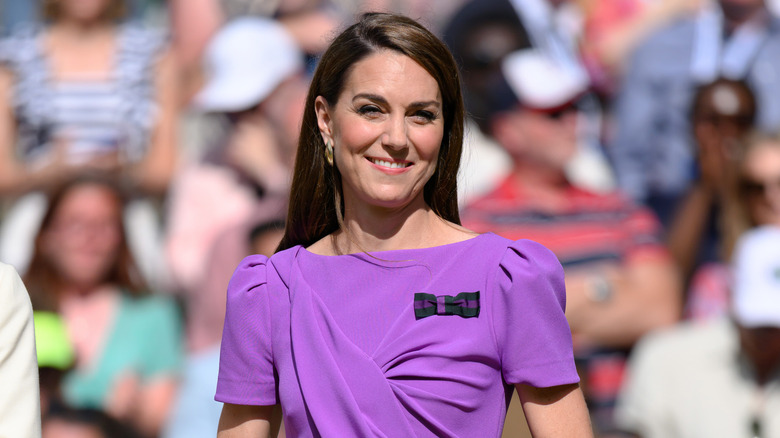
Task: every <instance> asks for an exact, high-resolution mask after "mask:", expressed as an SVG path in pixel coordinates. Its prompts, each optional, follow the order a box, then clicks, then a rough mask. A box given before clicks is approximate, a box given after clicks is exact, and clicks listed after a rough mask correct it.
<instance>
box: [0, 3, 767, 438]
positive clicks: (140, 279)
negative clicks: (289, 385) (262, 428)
mask: <svg viewBox="0 0 780 438" xmlns="http://www.w3.org/2000/svg"><path fill="white" fill-rule="evenodd" d="M367 11H391V12H397V13H402V14H405V15H408V16H410V17H412V18H415V19H417V20H419V21H421V22H422V23H423V24H424V25H426V26H427V27H429V28H430V29H431V30H433V31H434V32H435V33H436V34H438V35H439V36H441V38H442V39H443V40H444V41H445V42H446V43H447V45H448V46H449V47H450V49H451V51H452V53H453V55H454V57H455V59H456V61H457V62H458V64H459V65H460V66H461V71H460V74H461V79H462V82H463V92H464V96H465V100H466V106H467V111H468V117H469V120H468V123H467V133H466V134H467V135H466V138H467V144H466V145H465V149H464V158H463V162H462V166H461V174H460V181H459V198H460V205H461V218H462V221H463V225H464V226H466V227H467V228H470V229H473V230H475V231H478V232H494V233H497V234H499V235H502V236H505V237H508V238H511V239H522V238H528V239H532V240H536V241H538V242H540V243H542V244H543V245H545V246H547V247H548V248H550V249H551V250H552V251H553V252H554V253H555V254H556V255H557V256H558V258H559V260H560V261H561V263H562V265H563V267H564V270H565V272H566V286H567V310H566V314H567V318H568V320H569V324H570V326H571V329H572V335H573V340H574V346H575V359H576V362H577V365H578V369H579V372H580V376H581V379H582V383H581V384H582V387H583V390H584V393H585V395H586V398H587V401H588V405H589V409H590V412H591V416H592V421H593V424H594V429H595V431H596V433H597V435H598V436H601V437H621V436H622V437H631V436H633V437H643V438H656V437H658V438H673V437H702V436H707V437H721V436H722V437H780V416H778V415H772V414H771V413H772V412H774V413H777V412H780V1H776V0H427V1H422V0H167V1H166V0H26V1H18V0H0V18H1V19H0V33H1V34H2V39H0V155H1V156H0V260H2V261H3V262H5V263H8V264H11V265H13V266H14V267H15V268H16V269H17V270H18V271H19V272H20V273H21V274H22V276H23V279H24V282H25V284H26V286H27V289H28V291H29V293H30V297H31V300H32V303H33V308H34V310H35V331H36V340H37V350H38V361H39V367H40V383H41V399H42V412H43V436H44V438H66V437H69V436H84V437H87V436H89V437H128V438H130V437H138V438H149V437H164V438H178V437H188V438H192V437H201V436H203V437H206V436H208V437H212V436H214V435H215V433H216V432H215V431H216V424H217V420H218V418H219V413H220V409H221V407H220V404H219V403H217V402H215V401H213V396H214V391H215V387H216V375H217V366H218V358H219V344H220V339H221V331H222V322H223V319H224V308H225V291H226V288H227V283H228V281H229V279H230V276H231V274H232V272H233V269H234V268H235V267H236V266H237V265H238V263H239V261H240V260H241V259H242V258H243V257H245V256H247V255H249V254H254V253H259V254H266V255H270V254H272V253H273V252H274V250H275V248H276V245H277V244H278V242H279V240H280V238H281V235H282V231H283V228H284V215H285V211H286V204H287V196H288V195H289V193H288V189H289V185H290V180H291V177H292V175H291V170H292V166H293V162H294V159H295V149H296V146H297V139H298V136H299V126H300V120H301V117H302V111H303V103H304V100H305V97H306V92H307V86H308V81H309V79H310V76H311V74H312V73H313V70H314V67H315V66H316V63H317V57H318V55H319V54H320V53H321V52H322V51H323V50H324V49H325V48H326V46H327V44H328V42H329V40H330V38H331V37H332V36H334V35H335V34H336V33H337V31H338V30H340V29H342V28H344V27H345V26H346V25H348V24H351V22H352V21H353V20H354V18H355V17H356V16H357V15H358V14H360V13H362V12H367ZM0 305H1V304H0ZM282 433H283V432H282ZM523 433H527V431H526V432H523V429H522V413H521V412H520V411H519V410H518V409H517V408H516V403H513V405H512V407H510V410H509V416H508V419H507V431H506V432H505V435H506V436H517V435H518V434H523ZM68 434H70V435H68ZM74 434H75V435H74Z"/></svg>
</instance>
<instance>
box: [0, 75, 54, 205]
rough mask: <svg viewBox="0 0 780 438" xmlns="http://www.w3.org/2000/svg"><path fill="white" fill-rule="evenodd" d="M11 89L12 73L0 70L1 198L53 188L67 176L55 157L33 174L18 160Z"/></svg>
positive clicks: (12, 83) (12, 86) (12, 85)
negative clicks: (51, 186) (47, 187)
mask: <svg viewBox="0 0 780 438" xmlns="http://www.w3.org/2000/svg"><path fill="white" fill-rule="evenodd" d="M13 89H14V76H13V73H11V72H10V71H9V70H7V69H5V68H2V67H0V195H6V196H7V195H16V194H20V193H24V192H27V191H30V190H33V189H37V188H40V187H46V186H50V185H53V184H54V183H55V182H56V181H59V180H60V178H62V177H64V176H66V175H67V168H66V167H65V166H64V165H63V164H62V160H61V159H59V158H61V157H55V158H54V159H53V160H52V161H51V164H49V165H47V166H45V167H43V168H40V169H38V170H36V171H32V170H30V169H28V168H27V166H25V165H24V164H23V163H21V162H20V161H19V160H18V159H17V157H16V117H15V116H14V112H13V106H12V103H11V102H12V99H13V98H12V96H13ZM55 155H56V154H55Z"/></svg>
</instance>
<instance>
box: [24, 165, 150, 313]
mask: <svg viewBox="0 0 780 438" xmlns="http://www.w3.org/2000/svg"><path fill="white" fill-rule="evenodd" d="M84 186H100V187H104V188H106V189H107V190H109V191H110V192H111V193H112V194H113V195H114V197H115V198H116V200H117V205H119V206H120V208H121V207H122V206H123V205H124V196H123V195H122V192H121V190H120V189H119V186H118V184H116V183H115V182H114V181H113V180H112V179H111V178H109V177H108V176H103V175H100V174H89V175H81V176H79V177H76V178H73V179H71V180H69V181H67V182H65V183H64V184H62V185H60V186H59V187H58V188H57V189H55V191H54V192H53V193H52V194H51V196H50V197H49V205H48V207H47V210H46V213H45V215H44V216H43V220H42V221H41V225H40V229H39V231H38V234H37V236H36V237H35V242H34V248H33V256H32V258H31V260H30V264H29V267H28V269H27V272H26V274H25V276H24V283H25V286H26V287H27V290H28V292H29V294H30V300H31V301H32V303H33V308H35V310H48V311H55V312H56V311H57V310H58V296H57V293H58V290H59V289H60V288H61V287H62V286H63V283H64V280H63V279H62V278H60V276H59V275H58V274H57V270H56V269H55V268H54V266H53V265H52V263H51V261H50V260H49V259H48V257H46V256H45V255H44V252H43V251H42V247H43V235H44V233H45V232H46V231H47V230H48V229H49V227H50V226H51V225H52V221H53V220H54V218H55V217H56V215H57V212H58V211H59V208H60V205H61V204H62V202H63V200H64V199H65V198H66V197H67V195H68V194H69V193H71V192H72V191H74V190H76V189H78V188H80V187H84ZM118 217H119V219H118V220H119V224H118V226H119V230H120V241H119V248H118V250H117V258H116V262H115V263H114V265H113V267H112V268H111V269H110V270H109V272H108V273H107V274H106V278H105V281H106V282H107V283H110V284H113V285H115V286H117V287H119V288H120V289H122V290H123V291H125V292H128V293H130V294H131V295H136V296H140V295H144V294H146V293H147V292H148V289H147V288H146V285H145V283H144V281H143V277H142V275H141V273H140V271H139V270H138V267H137V266H136V264H135V261H134V260H133V257H132V255H131V254H130V249H129V248H128V246H127V238H126V236H125V233H124V221H123V220H122V214H121V212H120V214H119V216H118Z"/></svg>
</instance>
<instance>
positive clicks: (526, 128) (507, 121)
mask: <svg viewBox="0 0 780 438" xmlns="http://www.w3.org/2000/svg"><path fill="white" fill-rule="evenodd" d="M494 134H495V135H496V138H497V139H498V141H499V142H500V143H501V145H502V146H503V147H504V149H506V150H507V152H508V153H509V154H510V155H511V156H512V157H513V158H514V159H515V161H531V162H533V163H536V164H539V165H542V166H545V167H547V168H550V169H554V170H560V171H562V170H563V168H564V167H565V166H566V164H567V163H568V162H569V160H571V159H572V157H573V156H574V154H575V153H576V151H577V111H576V109H575V108H574V107H573V106H570V107H566V108H563V109H561V110H559V111H555V112H552V113H545V112H539V111H534V110H529V109H526V108H517V109H515V110H513V111H510V112H508V113H506V114H503V115H500V116H499V121H498V122H497V123H496V124H495V126H494Z"/></svg>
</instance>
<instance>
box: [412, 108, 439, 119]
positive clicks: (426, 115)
mask: <svg viewBox="0 0 780 438" xmlns="http://www.w3.org/2000/svg"><path fill="white" fill-rule="evenodd" d="M414 117H415V118H417V119H419V120H421V121H424V122H432V121H434V120H436V117H437V116H436V114H434V113H433V112H431V111H425V110H421V111H417V112H416V113H414Z"/></svg>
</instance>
